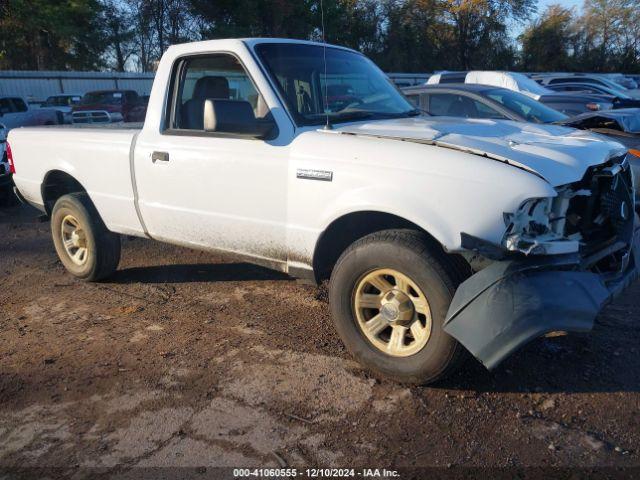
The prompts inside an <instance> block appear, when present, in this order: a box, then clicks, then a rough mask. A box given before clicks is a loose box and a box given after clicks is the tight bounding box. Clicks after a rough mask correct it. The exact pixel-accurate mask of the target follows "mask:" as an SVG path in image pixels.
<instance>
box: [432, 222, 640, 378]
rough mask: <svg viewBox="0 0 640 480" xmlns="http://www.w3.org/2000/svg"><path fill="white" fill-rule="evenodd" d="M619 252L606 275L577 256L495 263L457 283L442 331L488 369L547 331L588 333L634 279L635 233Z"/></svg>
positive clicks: (639, 243) (638, 244)
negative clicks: (586, 266)
mask: <svg viewBox="0 0 640 480" xmlns="http://www.w3.org/2000/svg"><path fill="white" fill-rule="evenodd" d="M627 245H628V244H627ZM625 252H626V253H625V254H624V261H623V262H622V263H621V268H620V271H619V272H617V273H611V272H609V273H606V274H598V273H594V272H592V271H589V270H582V269H581V268H582V267H581V262H582V265H583V262H584V260H582V259H581V258H580V257H579V256H578V255H577V254H576V255H563V256H554V257H539V258H530V259H525V260H513V261H500V262H495V263H493V264H491V265H490V266H489V267H487V268H485V269H484V270H481V271H480V272H478V273H476V274H475V275H474V276H472V277H471V278H469V279H468V280H467V281H466V282H464V283H463V284H462V285H460V287H459V288H458V290H457V291H456V294H455V296H454V298H453V301H452V303H451V306H450V308H449V312H448V314H447V319H446V322H445V327H444V330H445V331H446V332H447V333H448V334H449V335H451V336H452V337H454V338H455V339H456V340H458V341H459V342H460V343H461V344H462V345H464V346H465V347H466V348H467V350H469V352H471V354H472V355H474V356H475V357H476V358H477V359H478V360H479V361H480V362H482V364H483V365H485V367H487V368H488V369H493V368H495V367H497V366H498V365H499V364H500V363H501V362H502V361H503V360H504V359H505V358H507V357H508V356H509V355H511V354H512V353H513V352H515V351H516V350H518V349H519V348H521V347H523V346H524V345H525V344H527V343H528V342H529V341H531V340H533V339H535V338H538V337H540V336H542V335H545V334H547V333H550V332H554V331H565V332H586V331H589V330H591V329H592V328H593V324H594V321H595V318H596V316H597V315H598V313H599V312H600V310H601V309H602V308H603V307H604V306H605V305H606V304H607V303H609V302H610V301H611V300H612V299H613V298H614V297H615V296H617V295H618V294H619V293H621V292H622V291H623V290H624V289H625V288H626V287H627V286H629V285H630V284H631V283H632V282H633V281H634V280H635V279H636V278H638V262H639V261H640V230H636V231H635V234H634V235H633V240H632V246H631V248H629V247H628V246H626V248H625Z"/></svg>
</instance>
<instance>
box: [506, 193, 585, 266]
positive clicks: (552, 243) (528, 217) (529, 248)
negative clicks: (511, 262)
mask: <svg viewBox="0 0 640 480" xmlns="http://www.w3.org/2000/svg"><path fill="white" fill-rule="evenodd" d="M570 198H571V195H563V192H561V191H559V192H558V196H557V197H550V198H532V199H529V200H527V201H525V202H524V203H523V204H522V205H521V206H520V208H518V210H517V211H516V212H514V213H505V214H504V220H505V224H506V225H507V229H506V232H505V235H504V238H503V240H502V245H503V247H504V248H506V249H507V250H509V251H512V252H521V253H523V254H525V255H561V254H566V253H575V252H577V251H578V250H579V249H580V242H579V241H578V239H574V238H567V237H565V235H564V226H565V215H566V212H567V208H568V206H569V199H570Z"/></svg>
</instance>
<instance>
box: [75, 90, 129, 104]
mask: <svg viewBox="0 0 640 480" xmlns="http://www.w3.org/2000/svg"><path fill="white" fill-rule="evenodd" d="M123 98H124V95H123V94H122V92H90V93H87V94H85V96H84V97H82V101H81V102H80V103H81V104H82V105H92V104H94V103H98V104H100V105H120V104H121V103H122V99H123Z"/></svg>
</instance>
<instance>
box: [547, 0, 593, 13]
mask: <svg viewBox="0 0 640 480" xmlns="http://www.w3.org/2000/svg"><path fill="white" fill-rule="evenodd" d="M554 3H559V4H560V5H562V6H565V7H578V9H580V7H582V4H583V3H584V1H583V0H538V11H539V12H540V13H542V12H544V10H545V8H547V6H548V5H552V4H554Z"/></svg>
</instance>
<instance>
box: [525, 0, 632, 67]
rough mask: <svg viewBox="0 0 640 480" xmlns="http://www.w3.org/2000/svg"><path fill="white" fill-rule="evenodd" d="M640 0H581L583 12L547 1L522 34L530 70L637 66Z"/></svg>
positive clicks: (526, 64)
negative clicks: (537, 17)
mask: <svg viewBox="0 0 640 480" xmlns="http://www.w3.org/2000/svg"><path fill="white" fill-rule="evenodd" d="M639 20H640V0H585V4H584V9H583V12H582V15H579V14H578V12H577V11H576V10H575V9H567V8H565V7H563V6H562V5H560V4H557V5H551V6H549V7H548V8H547V10H546V11H545V12H544V14H543V15H542V17H541V18H540V19H539V20H537V21H535V22H533V23H532V24H531V25H530V26H529V27H528V28H527V29H526V30H525V32H524V33H523V34H522V36H521V37H520V40H521V42H522V67H523V68H524V69H526V70H531V71H553V70H559V71H563V70H564V71H587V72H612V71H613V72H615V71H620V72H638V71H640V26H639V25H638V21H639Z"/></svg>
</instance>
